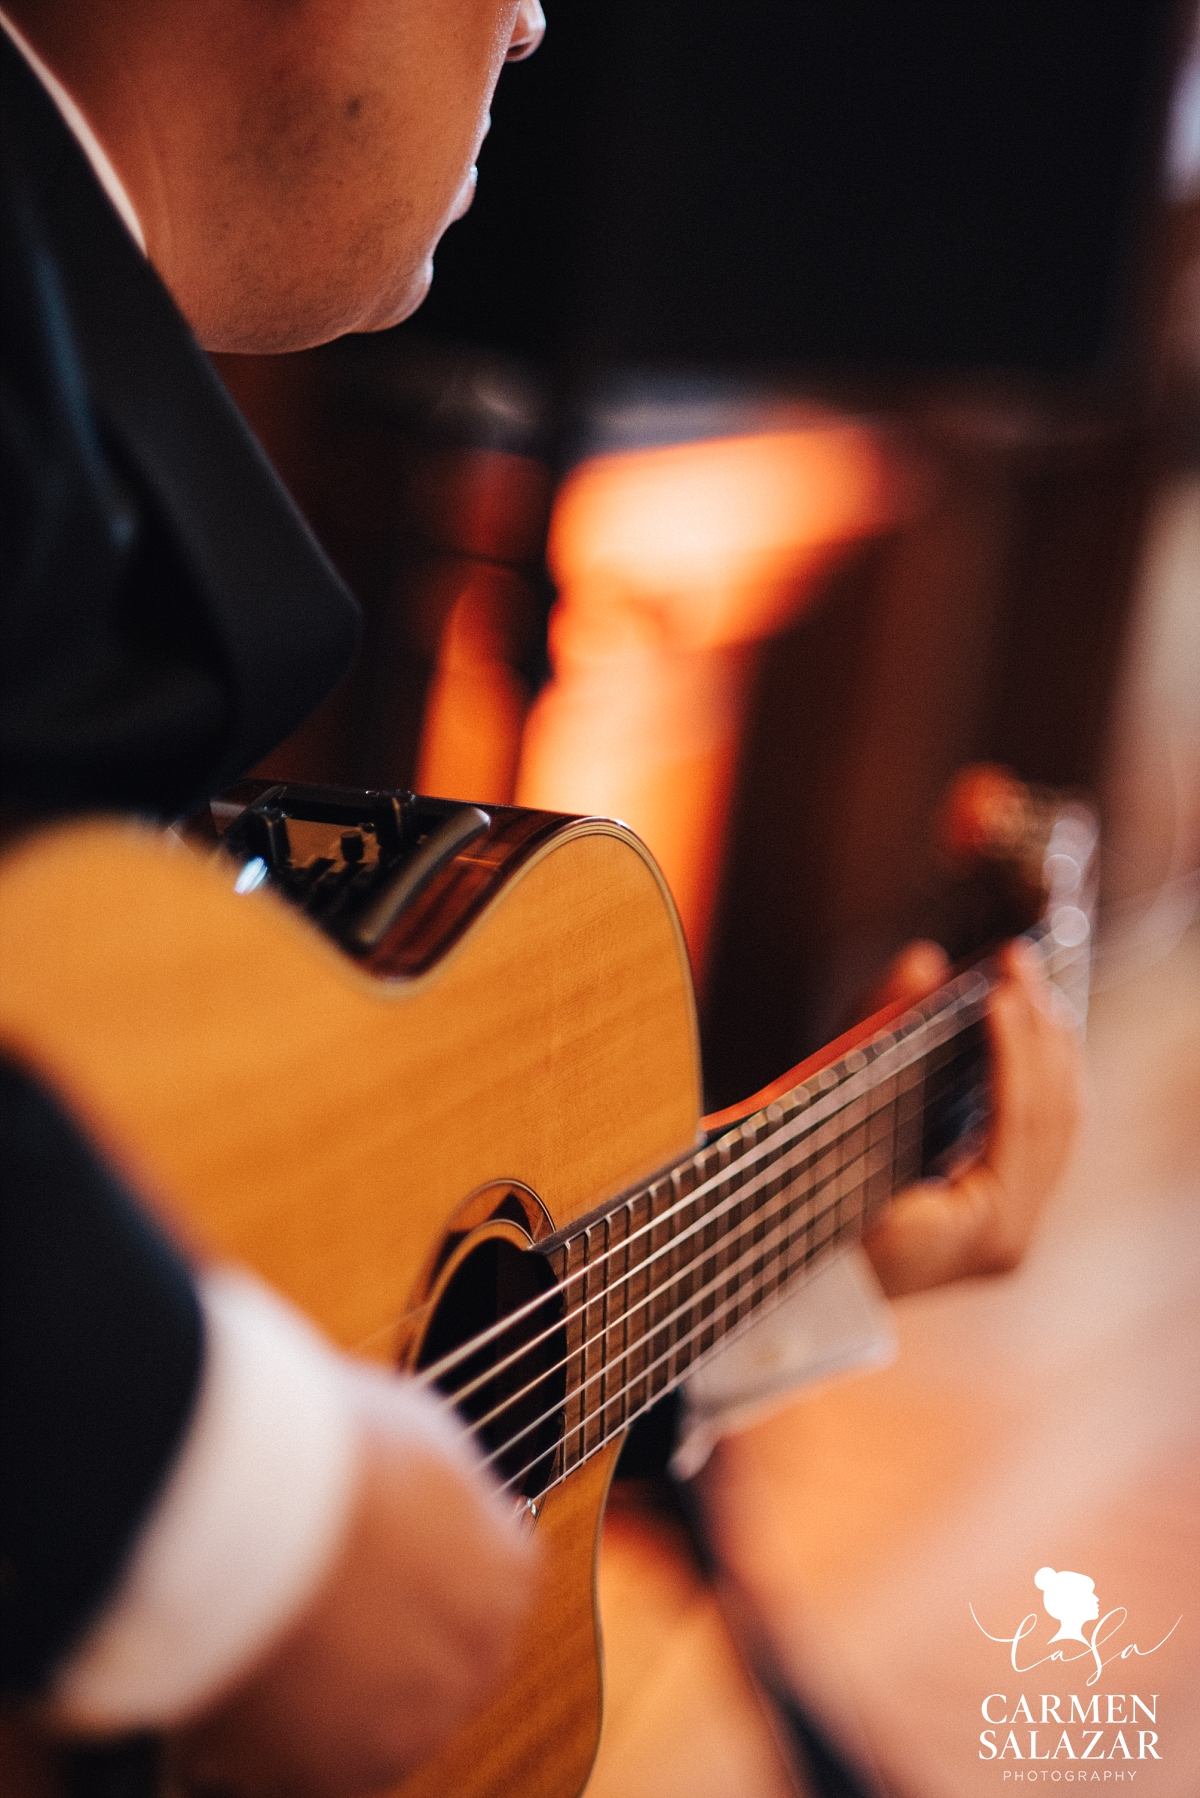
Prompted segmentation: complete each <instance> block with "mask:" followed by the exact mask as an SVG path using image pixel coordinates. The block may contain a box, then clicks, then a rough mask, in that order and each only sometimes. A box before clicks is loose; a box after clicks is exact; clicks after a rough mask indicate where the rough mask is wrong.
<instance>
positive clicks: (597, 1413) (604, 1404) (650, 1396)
mask: <svg viewBox="0 0 1200 1798" xmlns="http://www.w3.org/2000/svg"><path fill="white" fill-rule="evenodd" d="M822 1246H823V1244H814V1245H813V1247H812V1249H811V1250H808V1251H806V1252H805V1256H804V1265H805V1266H807V1265H808V1262H809V1261H810V1260H812V1259H813V1258H814V1257H815V1255H816V1254H817V1252H818V1250H819V1249H820V1248H821V1247H822ZM793 1271H795V1269H791V1268H789V1269H788V1272H789V1273H790V1272H793ZM768 1290H769V1289H768V1287H767V1285H766V1284H764V1285H761V1286H760V1287H758V1288H757V1290H756V1291H755V1294H754V1296H755V1298H763V1297H764V1296H766V1295H767V1293H768ZM742 1302H743V1300H742V1295H741V1294H734V1295H733V1296H731V1297H730V1298H729V1299H727V1300H726V1302H725V1303H724V1304H723V1305H721V1306H719V1307H718V1308H717V1310H716V1311H714V1312H711V1313H710V1314H709V1316H708V1317H705V1318H702V1319H701V1320H700V1322H699V1323H697V1324H695V1325H694V1326H693V1328H692V1329H691V1330H689V1331H688V1333H687V1335H686V1336H683V1337H681V1338H680V1339H679V1341H678V1342H674V1343H669V1344H668V1345H667V1347H666V1348H665V1349H663V1351H662V1353H661V1354H659V1355H656V1356H655V1358H654V1360H653V1361H650V1362H648V1363H647V1365H646V1366H645V1367H644V1368H641V1369H639V1371H638V1372H637V1373H636V1374H634V1375H633V1376H632V1378H630V1379H628V1380H626V1382H625V1384H624V1385H623V1386H620V1387H619V1388H618V1389H617V1391H616V1392H614V1393H613V1394H612V1395H611V1396H610V1397H609V1398H606V1399H603V1400H602V1401H601V1403H600V1404H599V1405H597V1406H596V1407H595V1408H594V1409H593V1410H591V1411H588V1412H587V1413H585V1415H584V1416H583V1417H581V1418H579V1419H578V1420H577V1421H575V1422H573V1423H571V1424H570V1426H569V1427H568V1428H567V1429H566V1430H565V1431H564V1434H563V1436H562V1437H561V1438H560V1440H559V1442H556V1443H554V1444H553V1445H552V1446H551V1447H549V1448H546V1449H543V1450H542V1451H541V1453H540V1454H537V1455H534V1457H533V1459H532V1460H530V1461H527V1462H526V1463H525V1464H524V1466H523V1467H520V1468H518V1469H517V1471H516V1472H515V1473H513V1474H510V1475H509V1476H508V1477H507V1478H506V1479H504V1480H502V1481H501V1490H502V1491H509V1490H510V1489H511V1488H512V1487H514V1486H516V1485H518V1484H519V1482H520V1481H522V1480H523V1479H525V1478H526V1476H527V1475H528V1474H530V1473H531V1472H532V1471H533V1469H534V1468H535V1467H536V1466H537V1465H538V1463H539V1462H540V1461H544V1460H546V1458H547V1457H548V1456H550V1455H553V1454H554V1453H555V1452H556V1450H557V1449H558V1448H559V1447H560V1446H564V1447H565V1444H566V1441H567V1439H568V1438H569V1437H571V1436H574V1435H576V1434H580V1433H582V1432H584V1431H586V1429H587V1426H588V1424H590V1423H594V1422H595V1420H596V1419H597V1418H599V1419H600V1420H601V1428H602V1429H603V1419H604V1414H605V1412H606V1411H607V1410H608V1409H609V1408H610V1407H611V1406H613V1405H616V1404H617V1403H618V1402H619V1401H620V1400H621V1399H622V1398H624V1397H625V1395H626V1394H627V1393H629V1392H633V1391H634V1390H635V1389H636V1387H638V1386H639V1385H641V1384H642V1383H643V1382H645V1383H646V1387H647V1390H646V1396H645V1398H644V1399H643V1400H642V1401H641V1403H640V1404H635V1405H634V1407H633V1409H632V1410H631V1411H628V1410H627V1412H626V1415H625V1416H624V1417H623V1418H622V1419H621V1421H620V1422H619V1423H616V1424H614V1425H613V1427H612V1428H611V1429H609V1430H608V1431H606V1432H605V1433H604V1434H603V1435H602V1436H601V1437H600V1438H599V1440H598V1441H596V1442H594V1443H592V1444H590V1445H587V1444H585V1446H584V1448H583V1449H582V1450H581V1452H580V1456H579V1460H578V1461H576V1462H574V1463H573V1464H572V1466H570V1467H567V1466H564V1468H563V1470H562V1472H561V1473H559V1474H557V1475H556V1476H555V1478H554V1479H552V1480H550V1481H548V1482H547V1485H546V1486H545V1487H544V1488H543V1491H548V1490H549V1488H550V1487H551V1486H557V1485H559V1484H560V1483H561V1482H562V1481H563V1480H564V1479H566V1477H567V1475H568V1474H569V1473H573V1472H574V1470H575V1468H576V1467H579V1466H582V1464H583V1463H584V1462H585V1461H589V1460H590V1459H591V1458H592V1456H593V1455H595V1454H597V1453H598V1452H599V1451H600V1449H602V1448H603V1447H604V1446H605V1444H606V1443H609V1442H611V1441H612V1440H613V1439H614V1438H615V1437H617V1436H619V1435H621V1434H622V1433H623V1432H624V1431H625V1430H626V1429H628V1428H629V1425H630V1424H631V1423H633V1422H635V1421H636V1420H637V1418H638V1417H640V1416H641V1415H642V1413H643V1412H645V1411H648V1410H649V1409H650V1406H651V1405H652V1404H653V1403H654V1402H655V1400H656V1399H660V1398H662V1397H663V1395H664V1394H665V1393H667V1392H670V1391H671V1390H672V1389H673V1388H674V1387H675V1386H677V1385H679V1383H680V1381H681V1380H682V1379H683V1378H684V1377H685V1375H686V1370H683V1371H681V1372H677V1373H676V1374H674V1375H673V1376H669V1377H668V1378H667V1379H666V1380H664V1382H663V1384H662V1385H661V1386H658V1387H655V1388H653V1389H651V1386H650V1380H651V1376H652V1375H653V1373H654V1372H655V1370H656V1369H657V1368H659V1367H661V1366H662V1364H663V1362H665V1361H669V1360H670V1358H671V1356H672V1355H673V1354H676V1353H677V1352H678V1350H679V1349H680V1348H684V1347H686V1346H687V1345H688V1344H689V1343H690V1342H691V1341H692V1339H693V1338H694V1337H696V1336H698V1335H702V1334H703V1332H704V1330H705V1329H707V1328H708V1327H709V1326H710V1325H712V1324H714V1323H718V1322H720V1320H721V1319H722V1318H723V1317H724V1316H725V1315H726V1314H727V1313H728V1312H729V1311H731V1310H733V1309H735V1307H736V1306H738V1305H739V1304H741V1303H742ZM760 1312H761V1306H759V1305H754V1306H750V1305H748V1306H747V1315H746V1317H745V1319H744V1320H743V1319H740V1318H739V1319H738V1322H737V1323H736V1324H735V1326H734V1328H733V1330H731V1331H730V1332H729V1333H728V1336H727V1337H726V1340H729V1341H732V1340H733V1338H734V1336H735V1335H736V1333H737V1331H738V1330H740V1329H741V1328H742V1327H743V1324H745V1325H749V1324H750V1323H751V1322H753V1321H754V1318H755V1316H756V1315H758V1314H759V1313H760ZM662 1327H665V1326H662ZM657 1333H658V1332H657V1331H652V1332H651V1334H652V1335H656V1334H657ZM593 1377H594V1376H593ZM562 1409H563V1407H562V1406H561V1405H559V1406H557V1407H556V1408H555V1410H553V1411H550V1412H547V1413H546V1416H545V1417H543V1418H542V1419H541V1420H540V1421H542V1422H545V1421H546V1420H547V1418H549V1417H553V1416H556V1415H557V1413H558V1412H559V1411H561V1410H562ZM516 1440H517V1438H516V1437H514V1438H513V1442H511V1443H509V1444H507V1445H506V1447H505V1448H504V1449H501V1450H499V1451H496V1453H494V1454H492V1455H489V1456H488V1458H487V1461H486V1462H485V1465H489V1464H490V1463H491V1462H492V1461H493V1460H495V1459H496V1458H497V1454H500V1453H506V1452H507V1449H508V1448H511V1447H512V1446H513V1443H515V1442H516ZM563 1458H564V1461H565V1460H566V1456H565V1455H564V1457H563Z"/></svg>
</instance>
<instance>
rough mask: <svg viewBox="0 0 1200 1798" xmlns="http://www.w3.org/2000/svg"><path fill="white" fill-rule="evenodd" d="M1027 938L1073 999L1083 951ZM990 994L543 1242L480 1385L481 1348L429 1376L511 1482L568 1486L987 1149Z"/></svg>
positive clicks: (974, 973)
mask: <svg viewBox="0 0 1200 1798" xmlns="http://www.w3.org/2000/svg"><path fill="white" fill-rule="evenodd" d="M1075 915H1076V916H1079V915H1081V914H1078V913H1076V914H1075ZM1028 940H1029V941H1031V942H1032V943H1033V944H1035V946H1037V947H1038V949H1039V951H1040V953H1041V955H1042V959H1043V963H1044V965H1045V966H1046V969H1047V972H1048V973H1049V974H1050V975H1051V977H1052V978H1054V979H1056V980H1057V981H1058V982H1059V984H1060V986H1061V987H1063V988H1065V989H1067V990H1068V992H1069V993H1070V995H1071V996H1072V997H1073V998H1074V1000H1075V1002H1076V1004H1077V1005H1078V1004H1079V1001H1080V999H1081V998H1082V997H1083V996H1084V995H1085V994H1086V944H1085V943H1083V942H1080V941H1074V942H1065V941H1063V940H1061V939H1060V937H1058V936H1056V934H1055V932H1054V930H1053V928H1052V927H1051V925H1050V924H1044V925H1042V926H1039V928H1038V929H1037V930H1035V931H1034V932H1032V933H1031V934H1030V937H1029V939H1028ZM1081 961H1082V966H1081V965H1080V964H1081ZM993 985H994V977H993V974H992V972H991V970H990V967H989V964H987V963H984V964H981V965H980V966H979V967H977V968H974V969H971V970H970V971H968V972H967V973H964V974H962V975H960V976H959V977H958V978H957V979H955V980H953V981H951V982H950V983H949V984H947V985H946V986H944V987H941V988H939V989H938V991H937V992H936V993H934V994H932V995H931V996H930V998H929V999H928V1000H926V1001H925V1002H924V1003H922V1004H921V1005H918V1006H916V1007H914V1008H913V1009H912V1010H911V1011H908V1012H906V1013H905V1014H904V1015H903V1016H902V1017H901V1018H899V1019H898V1020H896V1022H895V1023H894V1024H892V1025H891V1026H890V1027H889V1028H887V1029H884V1030H881V1031H880V1032H879V1033H878V1034H877V1035H875V1036H873V1037H871V1038H869V1039H868V1040H867V1041H865V1042H863V1043H860V1044H858V1045H857V1046H856V1047H855V1048H853V1049H852V1050H851V1051H850V1052H849V1053H848V1054H846V1055H844V1056H843V1057H842V1058H841V1059H840V1060H837V1061H834V1062H833V1063H831V1064H829V1065H827V1066H825V1067H822V1068H821V1069H820V1070H819V1071H817V1072H816V1073H814V1074H813V1075H812V1076H811V1077H809V1078H808V1079H805V1080H803V1081H801V1082H799V1083H798V1084H797V1085H796V1086H794V1087H793V1088H791V1089H790V1090H789V1091H787V1092H785V1093H784V1094H783V1095H782V1096H781V1097H780V1098H778V1099H777V1100H775V1101H773V1102H772V1103H771V1104H769V1105H767V1106H766V1107H765V1108H764V1109H762V1110H760V1111H757V1112H754V1113H753V1114H752V1115H751V1116H749V1117H747V1118H746V1119H745V1120H744V1121H743V1122H741V1123H740V1124H738V1125H736V1126H735V1127H734V1128H732V1129H730V1130H728V1131H726V1132H725V1133H723V1134H722V1135H721V1136H720V1137H719V1138H717V1139H716V1140H715V1141H712V1142H710V1143H708V1144H706V1145H705V1146H703V1147H702V1148H700V1149H699V1150H698V1151H697V1152H696V1153H695V1154H692V1155H689V1156H686V1157H685V1158H683V1159H682V1160H680V1161H679V1162H678V1163H676V1164H675V1165H674V1166H672V1167H670V1168H667V1169H665V1170H664V1171H663V1172H661V1173H660V1174H659V1175H657V1176H656V1177H655V1178H654V1179H652V1180H650V1181H648V1182H646V1183H645V1184H643V1185H640V1186H638V1187H636V1188H635V1189H633V1190H631V1191H630V1192H627V1193H623V1194H621V1195H619V1196H618V1197H617V1198H615V1199H613V1200H611V1201H609V1202H608V1203H606V1204H604V1205H602V1206H600V1207H598V1208H597V1210H596V1211H594V1212H592V1213H591V1214H590V1215H589V1216H587V1217H585V1218H583V1219H580V1220H578V1221H576V1222H575V1223H573V1224H571V1225H570V1226H569V1227H568V1228H566V1229H564V1230H562V1231H560V1232H558V1233H557V1234H556V1235H554V1236H551V1237H550V1238H548V1239H547V1240H546V1241H544V1242H542V1243H541V1244H539V1245H538V1249H537V1252H538V1253H539V1254H541V1255H542V1256H543V1257H544V1258H545V1261H546V1262H547V1264H548V1266H549V1268H550V1270H551V1271H552V1273H553V1276H554V1283H553V1290H552V1291H551V1292H550V1293H548V1294H547V1296H546V1297H545V1298H544V1299H541V1300H538V1301H534V1302H531V1303H530V1304H527V1305H525V1306H524V1307H522V1308H521V1309H520V1310H519V1311H518V1312H516V1313H514V1314H513V1318H512V1319H511V1320H509V1321H505V1322H501V1323H500V1324H498V1325H495V1326H493V1328H492V1330H491V1331H489V1332H487V1333H486V1335H487V1337H488V1338H489V1339H490V1340H491V1345H492V1358H493V1364H492V1367H491V1370H490V1371H489V1372H488V1374H487V1375H486V1376H483V1375H478V1376H476V1378H474V1379H469V1380H466V1381H465V1383H462V1384H459V1385H457V1386H456V1384H455V1375H454V1367H455V1364H456V1363H457V1364H458V1366H459V1370H460V1373H461V1375H464V1376H465V1375H466V1374H467V1372H468V1368H467V1364H466V1363H467V1356H468V1353H469V1352H474V1353H477V1352H478V1348H479V1345H481V1344H482V1343H483V1341H484V1339H483V1338H479V1339H476V1343H475V1344H474V1345H466V1346H465V1347H464V1349H463V1350H461V1351H458V1352H457V1353H456V1354H455V1355H454V1356H452V1357H450V1358H448V1359H447V1361H446V1362H444V1363H443V1364H442V1365H441V1367H439V1368H437V1369H431V1370H429V1371H430V1373H436V1374H437V1375H438V1376H439V1377H438V1383H439V1384H440V1385H441V1386H442V1387H443V1390H445V1391H447V1392H448V1393H449V1394H450V1395H451V1396H454V1397H455V1398H456V1399H462V1398H463V1397H464V1395H467V1394H468V1393H469V1394H470V1395H471V1396H472V1397H473V1398H474V1401H475V1402H474V1403H473V1404H472V1407H471V1413H470V1414H471V1416H472V1419H473V1422H474V1427H475V1428H476V1429H477V1430H478V1432H479V1433H480V1434H481V1435H482V1436H483V1439H484V1442H485V1444H486V1446H487V1449H488V1459H489V1460H490V1461H491V1462H492V1463H493V1464H494V1465H495V1466H496V1468H497V1471H498V1472H499V1473H500V1474H501V1476H502V1478H503V1479H504V1481H505V1483H506V1484H507V1485H509V1486H511V1487H515V1488H517V1489H518V1490H523V1491H531V1490H532V1491H541V1490H544V1489H545V1487H547V1486H548V1485H553V1484H556V1483H557V1482H558V1481H559V1480H561V1479H564V1478H566V1476H567V1475H568V1474H570V1473H571V1472H572V1471H573V1470H574V1469H576V1468H577V1467H579V1466H581V1465H582V1464H583V1462H585V1461H587V1460H589V1459H590V1458H591V1456H592V1455H594V1454H595V1453H597V1451H598V1450H599V1449H601V1448H602V1447H604V1445H605V1444H606V1443H608V1442H610V1441H611V1440H612V1439H613V1438H614V1437H616V1436H618V1435H619V1434H620V1433H621V1432H622V1431H623V1430H625V1429H627V1428H628V1427H629V1425H630V1424H631V1423H633V1422H634V1421H635V1420H636V1419H637V1418H638V1417H639V1416H640V1415H641V1414H642V1413H643V1412H645V1411H646V1410H648V1409H649V1407H650V1406H651V1405H652V1404H653V1403H654V1402H655V1401H656V1400H657V1399H658V1398H660V1397H661V1396H662V1395H663V1394H664V1393H666V1392H668V1391H670V1390H671V1388H672V1387H674V1386H676V1385H678V1383H679V1382H680V1381H681V1380H682V1379H683V1378H684V1377H685V1376H686V1375H687V1374H688V1373H689V1372H690V1371H691V1370H693V1369H694V1368H695V1367H696V1366H697V1364H698V1363H699V1362H701V1361H702V1360H703V1359H704V1358H705V1357H706V1356H708V1355H710V1354H711V1353H712V1352H713V1351H714V1350H715V1349H716V1348H717V1347H718V1346H720V1345H721V1344H722V1343H724V1342H725V1341H727V1340H728V1339H729V1338H730V1337H731V1336H732V1335H734V1334H736V1333H737V1332H738V1331H739V1330H741V1329H743V1328H745V1327H746V1326H747V1325H748V1324H749V1323H750V1322H751V1321H752V1320H753V1319H754V1318H755V1317H756V1316H757V1315H758V1314H760V1313H761V1312H762V1310H763V1309H764V1307H767V1306H770V1305H771V1304H773V1303H775V1302H776V1301H777V1300H779V1299H780V1298H782V1297H783V1295H784V1294H785V1293H786V1292H788V1291H789V1290H790V1289H791V1288H793V1287H794V1286H795V1284H796V1282H797V1281H798V1280H799V1279H800V1278H801V1277H802V1276H803V1274H804V1272H805V1270H806V1269H808V1268H809V1267H810V1266H812V1265H813V1264H814V1263H815V1262H816V1261H818V1260H819V1259H821V1258H822V1257H824V1256H825V1255H827V1254H829V1253H830V1252H832V1251H833V1250H834V1249H835V1248H837V1247H838V1246H839V1245H842V1244H845V1243H847V1242H849V1241H857V1240H858V1239H859V1238H860V1237H861V1236H862V1234H863V1232H864V1230H865V1229H866V1228H867V1227H868V1225H869V1224H870V1223H871V1221H872V1220H873V1219H874V1218H875V1217H876V1216H877V1215H878V1214H879V1212H880V1211H881V1210H882V1209H883V1207H884V1206H885V1205H886V1204H887V1203H888V1201H889V1200H890V1199H891V1197H892V1196H893V1194H894V1193H895V1192H897V1191H898V1190H899V1189H901V1188H902V1187H904V1186H906V1185H908V1184H910V1183H911V1182H912V1181H914V1180H917V1179H921V1178H923V1177H927V1176H928V1175H930V1174H934V1173H938V1172H941V1171H942V1170H943V1168H944V1167H945V1166H946V1164H947V1160H948V1159H949V1158H950V1157H952V1156H953V1155H954V1154H955V1153H956V1152H958V1153H961V1152H962V1151H963V1150H964V1149H965V1148H967V1147H968V1146H969V1145H970V1144H971V1143H972V1142H973V1141H977V1140H979V1139H980V1138H981V1137H982V1133H983V1131H984V1128H985V1127H986V1123H987V1116H988V1112H987V1079H986V1073H987V1066H986V1064H987V1049H986V1026H985V1022H984V1019H985V1014H986V1011H987V1006H988V1000H989V996H990V994H991V991H992V988H993ZM476 1364H477V1363H476ZM551 1425H552V1426H553V1427H550V1426H551Z"/></svg>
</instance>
